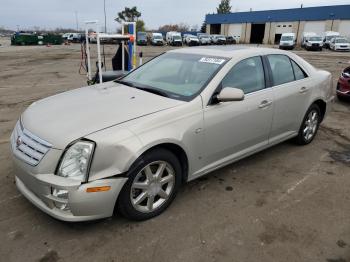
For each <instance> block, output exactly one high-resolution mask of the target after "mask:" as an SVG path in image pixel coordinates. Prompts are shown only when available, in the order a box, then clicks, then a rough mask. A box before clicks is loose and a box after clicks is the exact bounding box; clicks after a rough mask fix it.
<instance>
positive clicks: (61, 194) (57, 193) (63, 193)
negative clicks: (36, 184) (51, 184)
mask: <svg viewBox="0 0 350 262" xmlns="http://www.w3.org/2000/svg"><path fill="white" fill-rule="evenodd" d="M52 195H53V196H54V197H57V198H59V199H62V202H59V201H54V205H55V207H57V208H58V209H60V210H63V211H67V210H69V205H68V190H62V189H57V188H53V190H52Z"/></svg>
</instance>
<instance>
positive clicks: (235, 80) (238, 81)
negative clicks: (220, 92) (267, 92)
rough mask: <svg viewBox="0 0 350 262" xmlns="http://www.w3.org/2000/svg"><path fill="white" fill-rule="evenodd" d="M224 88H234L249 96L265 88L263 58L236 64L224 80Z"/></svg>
mask: <svg viewBox="0 0 350 262" xmlns="http://www.w3.org/2000/svg"><path fill="white" fill-rule="evenodd" d="M222 87H223V88H225V87H234V88H239V89H241V90H242V91H243V92H244V93H245V94H249V93H252V92H255V91H258V90H261V89H264V88H265V76H264V68H263V64H262V61H261V57H260V56H257V57H252V58H248V59H245V60H242V61H241V62H239V63H238V64H236V65H235V66H234V67H233V68H232V69H231V71H230V72H229V73H228V74H227V75H226V76H225V77H224V79H223V80H222Z"/></svg>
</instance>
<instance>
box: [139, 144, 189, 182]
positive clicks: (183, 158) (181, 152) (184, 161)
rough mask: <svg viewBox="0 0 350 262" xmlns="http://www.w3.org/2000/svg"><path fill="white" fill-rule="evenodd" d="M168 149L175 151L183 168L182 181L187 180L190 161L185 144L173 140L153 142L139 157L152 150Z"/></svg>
mask: <svg viewBox="0 0 350 262" xmlns="http://www.w3.org/2000/svg"><path fill="white" fill-rule="evenodd" d="M160 148H161V149H166V150H168V151H170V152H171V153H173V154H174V155H175V156H176V157H177V159H178V160H179V162H180V165H181V169H182V177H181V180H182V183H185V182H187V178H188V171H189V161H188V156H187V153H186V150H185V149H184V148H183V146H181V145H179V144H178V143H175V142H173V141H169V142H159V143H157V144H152V145H150V146H148V147H146V148H145V149H144V150H143V151H142V152H141V153H140V154H139V156H138V157H137V159H139V158H140V157H142V156H143V155H145V154H147V153H148V152H150V151H153V150H156V149H160Z"/></svg>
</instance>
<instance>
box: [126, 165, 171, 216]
mask: <svg viewBox="0 0 350 262" xmlns="http://www.w3.org/2000/svg"><path fill="white" fill-rule="evenodd" d="M174 186H175V171H174V169H173V168H172V166H171V165H170V164H169V163H168V162H165V161H156V162H152V163H150V164H148V165H147V166H146V167H144V168H143V169H142V170H141V171H140V172H139V173H138V174H137V175H136V177H135V179H134V181H133V183H132V186H131V191H130V200H131V203H132V205H133V207H134V208H135V209H136V210H138V211H140V212H143V213H150V212H153V211H155V210H156V209H158V208H160V207H161V206H162V205H163V204H164V203H166V202H167V200H168V199H169V197H170V196H171V194H172V192H173V189H174Z"/></svg>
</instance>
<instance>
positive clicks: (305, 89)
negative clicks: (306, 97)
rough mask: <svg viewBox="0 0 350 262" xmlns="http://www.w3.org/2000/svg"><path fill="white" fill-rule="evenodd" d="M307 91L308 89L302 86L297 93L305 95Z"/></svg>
mask: <svg viewBox="0 0 350 262" xmlns="http://www.w3.org/2000/svg"><path fill="white" fill-rule="evenodd" d="M307 91H309V89H308V88H307V87H305V86H303V87H302V88H300V90H299V93H300V94H305V93H306V92H307Z"/></svg>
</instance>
